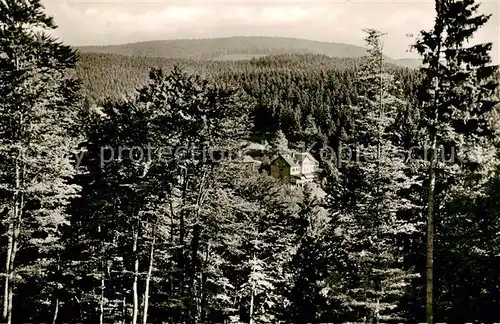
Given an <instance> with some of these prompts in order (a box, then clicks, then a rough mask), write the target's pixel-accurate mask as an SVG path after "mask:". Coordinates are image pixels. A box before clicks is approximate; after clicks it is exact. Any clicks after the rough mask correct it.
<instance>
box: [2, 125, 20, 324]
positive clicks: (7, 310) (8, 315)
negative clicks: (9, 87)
mask: <svg viewBox="0 0 500 324" xmlns="http://www.w3.org/2000/svg"><path fill="white" fill-rule="evenodd" d="M21 123H22V117H21ZM20 159H22V152H19V153H18V156H17V157H16V162H15V167H14V168H15V191H14V195H13V202H14V215H13V216H14V217H13V219H12V221H13V222H11V223H10V224H9V229H10V228H11V231H10V233H9V234H10V235H9V239H8V241H9V243H8V245H9V247H10V249H9V250H8V251H7V256H8V260H7V262H6V265H8V269H6V271H7V276H6V285H5V292H6V296H4V302H6V304H5V305H4V310H3V313H4V315H5V317H4V318H5V320H6V323H7V324H11V323H12V300H13V298H14V289H13V285H12V281H11V279H12V274H13V270H14V262H15V259H16V254H17V238H18V237H19V233H20V231H21V228H20V227H21V213H22V207H23V206H22V204H23V196H22V193H21V192H20V190H21V170H20V165H19V160H20ZM23 173H24V172H23Z"/></svg>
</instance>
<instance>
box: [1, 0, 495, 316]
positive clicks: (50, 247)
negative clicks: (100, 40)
mask: <svg viewBox="0 0 500 324" xmlns="http://www.w3.org/2000/svg"><path fill="white" fill-rule="evenodd" d="M477 8H478V4H477V3H476V2H475V1H474V0H465V1H453V0H437V1H436V12H435V15H436V16H435V23H434V26H433V27H432V28H431V29H430V30H429V31H421V32H420V33H419V35H418V37H417V38H416V40H415V44H414V49H415V50H416V51H417V52H418V53H419V54H420V55H421V56H422V59H423V63H424V66H425V67H423V68H422V69H420V70H416V69H409V68H403V67H401V66H397V65H394V64H392V63H391V62H390V61H388V60H387V58H386V57H385V56H384V53H383V47H382V41H381V39H382V37H384V36H383V35H382V34H381V33H380V32H379V31H377V30H374V29H366V30H365V34H366V37H365V41H366V48H367V50H366V53H365V54H366V55H365V56H363V57H358V58H334V57H328V56H326V55H322V54H312V53H310V54H300V53H294V52H293V51H292V52H291V53H289V54H282V53H279V54H278V55H269V56H265V57H259V58H253V59H249V60H242V61H218V60H207V59H205V58H201V59H200V58H196V59H195V58H183V59H182V58H167V57H163V58H161V57H147V56H130V55H123V56H122V55H118V54H103V53H78V52H77V51H75V50H74V49H73V48H72V47H70V46H66V45H64V44H63V43H61V42H60V41H58V40H56V39H54V38H52V37H50V36H48V33H47V31H48V30H50V29H54V28H56V26H55V24H54V21H53V19H52V18H50V17H48V16H47V15H46V14H45V13H44V8H43V6H42V5H41V4H40V1H38V0H29V1H16V2H14V1H10V2H9V1H0V216H1V220H2V222H1V225H0V229H1V233H2V236H1V237H0V244H1V246H2V249H1V250H0V258H1V259H2V260H3V261H2V262H0V263H1V266H0V267H1V274H2V277H1V287H2V290H1V291H2V300H1V304H2V307H1V308H2V321H4V322H6V323H9V324H10V323H26V322H30V323H31V322H36V323H46V322H52V323H134V324H135V323H143V324H146V323H251V324H252V323H254V324H255V323H342V322H362V323H380V322H387V323H400V322H427V323H433V322H450V323H455V322H496V321H498V320H499V319H500V318H499V312H498V310H499V309H500V294H499V289H498V288H499V287H500V236H499V233H500V199H499V198H500V169H499V155H498V148H499V147H500V140H499V139H500V136H499V132H500V127H499V126H500V118H499V116H500V115H499V114H500V111H499V105H498V103H499V94H500V91H499V87H498V81H499V72H498V70H497V67H496V66H493V65H492V64H491V57H490V50H491V44H479V45H475V46H470V45H468V44H467V39H468V38H470V37H471V36H472V35H473V34H474V32H475V31H476V30H477V29H478V28H480V27H481V26H482V25H483V24H484V23H486V22H487V21H488V18H489V16H485V15H479V14H477V13H476V11H477ZM266 54H269V53H266ZM271 54H275V53H271ZM249 139H251V140H253V141H262V142H264V141H265V142H268V143H269V145H268V146H267V149H266V152H264V153H263V154H264V157H261V161H262V166H261V167H260V168H249V167H247V166H245V165H243V164H242V163H239V161H240V160H238V159H237V160H235V159H229V158H227V157H228V156H229V155H228V154H234V155H236V156H238V154H239V153H242V151H243V149H244V147H243V145H244V143H245V142H246V141H248V140H249ZM300 148H302V149H301V150H306V149H309V151H310V152H311V154H312V155H313V156H314V157H315V158H316V159H317V160H318V161H319V166H320V173H319V178H318V180H317V184H316V185H317V186H319V187H320V188H321V189H322V190H323V191H324V192H325V196H324V197H319V196H318V195H317V194H316V193H315V191H314V187H310V186H304V187H292V186H290V185H289V184H288V183H285V182H283V181H282V179H276V178H274V177H272V176H270V175H269V172H268V170H269V162H270V161H271V159H272V158H273V157H275V156H277V155H278V154H286V153H292V152H294V150H299V149H300ZM240 162H241V161H240Z"/></svg>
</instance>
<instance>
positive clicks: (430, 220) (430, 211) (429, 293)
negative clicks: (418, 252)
mask: <svg viewBox="0 0 500 324" xmlns="http://www.w3.org/2000/svg"><path fill="white" fill-rule="evenodd" d="M435 151H436V135H435V134H433V138H432V139H431V161H430V165H429V188H428V196H427V258H426V285H425V290H426V293H425V312H426V319H427V323H429V324H431V323H432V320H433V319H432V314H433V310H432V301H433V280H434V276H433V263H434V258H433V254H434V193H435V189H436V152H435Z"/></svg>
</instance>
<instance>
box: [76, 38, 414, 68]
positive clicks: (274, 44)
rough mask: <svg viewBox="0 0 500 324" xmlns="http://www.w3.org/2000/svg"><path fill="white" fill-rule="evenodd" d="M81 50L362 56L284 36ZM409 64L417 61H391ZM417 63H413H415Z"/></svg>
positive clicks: (356, 49)
mask: <svg viewBox="0 0 500 324" xmlns="http://www.w3.org/2000/svg"><path fill="white" fill-rule="evenodd" d="M78 49H79V50H80V52H82V53H108V54H120V55H128V56H146V57H163V58H183V59H199V60H222V61H227V60H241V59H250V58H258V57H262V56H265V55H277V54H306V53H311V54H323V55H326V56H330V57H342V58H343V57H351V58H359V57H362V56H365V55H366V53H367V52H366V49H365V48H364V47H361V46H355V45H349V44H341V43H328V42H319V41H311V40H306V39H297V38H285V37H228V38H213V39H173V40H158V41H148V42H138V43H130V44H121V45H109V46H82V47H79V48H78ZM387 60H388V61H391V62H392V63H394V64H398V65H403V66H410V67H413V66H415V65H416V64H418V61H417V60H411V59H410V60H407V59H404V60H393V59H391V58H387ZM415 62H417V63H415Z"/></svg>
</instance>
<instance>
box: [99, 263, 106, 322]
mask: <svg viewBox="0 0 500 324" xmlns="http://www.w3.org/2000/svg"><path fill="white" fill-rule="evenodd" d="M104 289H105V286H104V269H103V273H102V274H101V296H100V300H99V324H104Z"/></svg>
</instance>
